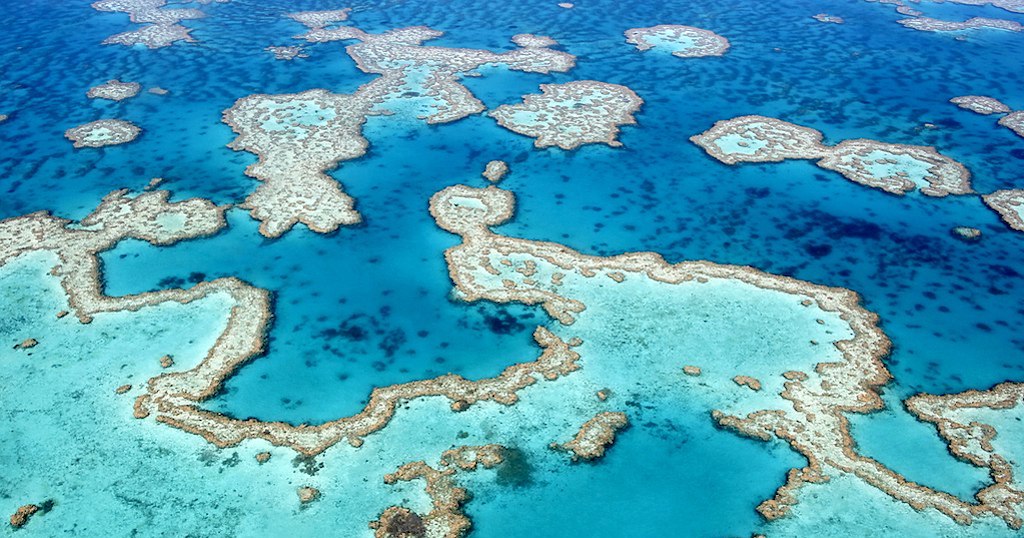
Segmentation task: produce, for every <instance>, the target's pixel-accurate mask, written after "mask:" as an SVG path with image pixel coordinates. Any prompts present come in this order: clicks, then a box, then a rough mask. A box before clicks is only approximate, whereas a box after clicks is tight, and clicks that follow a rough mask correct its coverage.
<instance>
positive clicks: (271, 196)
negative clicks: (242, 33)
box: [224, 10, 574, 237]
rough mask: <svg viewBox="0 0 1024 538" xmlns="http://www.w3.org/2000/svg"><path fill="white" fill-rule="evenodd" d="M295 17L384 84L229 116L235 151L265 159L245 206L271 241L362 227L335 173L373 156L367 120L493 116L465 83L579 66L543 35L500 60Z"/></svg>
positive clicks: (325, 16) (276, 98) (404, 33)
mask: <svg viewBox="0 0 1024 538" xmlns="http://www.w3.org/2000/svg"><path fill="white" fill-rule="evenodd" d="M288 16H289V18H291V19H293V20H295V21H297V22H300V23H302V24H303V25H305V26H306V27H307V28H308V31H307V32H306V33H305V34H303V35H302V36H300V37H301V38H303V39H305V40H307V41H309V42H313V43H324V42H330V41H336V40H356V41H358V43H357V44H354V45H350V46H348V47H347V48H346V49H345V50H346V51H347V53H348V54H349V56H351V57H352V59H353V60H355V61H356V65H357V66H358V67H359V69H360V70H361V71H363V72H365V73H368V74H374V75H380V76H379V77H378V78H375V79H373V80H372V81H370V82H367V83H366V84H364V85H362V86H360V87H359V89H358V90H357V91H356V92H355V93H353V94H350V95H345V94H333V93H330V92H328V91H327V90H322V89H314V90H308V91H305V92H301V93H296V94H283V95H265V94H256V95H250V96H248V97H243V98H241V99H239V100H238V101H237V102H236V103H235V104H234V106H232V107H231V108H229V109H228V110H226V111H225V112H224V122H225V123H227V124H228V125H229V126H231V128H232V129H233V130H234V131H235V132H236V133H238V135H239V136H238V138H236V139H235V140H234V141H233V142H232V143H231V144H230V147H231V148H233V149H236V150H240V151H250V152H252V153H255V154H257V155H258V156H259V161H258V162H257V163H256V164H254V165H252V166H250V167H249V168H248V169H247V170H246V173H247V174H248V175H250V176H252V177H254V178H256V179H258V180H260V181H261V182H262V184H261V185H260V186H259V187H258V188H257V189H256V191H255V192H254V193H253V194H252V195H250V196H249V197H248V198H247V199H246V200H245V202H244V204H243V207H245V208H247V209H249V210H250V212H251V214H252V216H253V218H255V219H257V220H259V221H260V233H262V234H263V235H264V236H266V237H278V236H280V235H281V234H283V233H285V232H286V231H288V230H289V229H291V228H292V226H294V225H295V224H296V223H302V224H305V225H306V226H308V227H309V228H310V229H311V230H313V231H316V232H320V233H328V232H332V231H334V230H336V229H337V228H338V227H339V226H343V225H351V224H355V223H358V222H360V221H361V220H362V217H361V216H360V214H359V212H358V211H357V210H356V209H355V202H354V201H353V200H352V198H351V197H349V196H348V195H347V194H345V192H344V191H343V190H342V189H341V186H340V185H339V184H338V182H337V181H335V180H334V179H332V178H331V177H329V176H328V175H327V174H326V173H327V172H328V171H329V170H331V169H333V168H335V167H336V166H337V165H338V164H339V163H340V162H342V161H347V160H351V159H356V158H358V157H361V156H362V155H363V154H365V153H366V150H367V148H368V147H369V142H368V141H367V140H366V139H365V138H364V137H363V134H362V127H363V124H364V123H365V121H366V118H367V117H368V116H375V115H388V114H395V113H401V112H403V110H404V108H403V107H406V106H408V105H409V104H410V103H412V104H413V105H414V106H416V107H421V108H417V109H416V112H415V114H416V117H418V118H420V119H423V120H425V121H426V122H427V123H446V122H451V121H456V120H459V119H462V118H464V117H466V116H468V115H471V114H476V113H479V112H482V111H483V110H484V108H485V107H484V105H483V103H481V102H480V101H479V100H478V99H477V98H476V97H474V96H473V94H472V93H470V92H469V90H468V89H467V88H466V87H465V86H463V85H462V84H461V83H460V82H459V80H458V79H459V77H460V76H463V75H468V74H471V72H472V70H474V69H476V68H478V67H481V66H484V65H493V64H498V65H504V66H505V67H507V68H508V69H512V70H518V71H525V72H530V73H549V72H552V71H567V70H569V69H571V68H572V67H573V65H574V58H573V57H572V56H571V55H569V54H566V53H564V52H560V51H556V50H553V49H550V48H548V47H549V45H551V44H554V43H555V41H554V40H551V39H548V38H541V37H538V36H528V35H526V34H522V35H517V36H514V37H513V38H512V39H513V41H514V42H515V43H517V44H518V45H519V48H517V49H515V50H512V51H509V52H505V53H494V52H490V51H486V50H476V49H458V48H445V47H430V46H424V45H423V44H422V43H423V42H424V41H428V40H431V39H436V38H438V37H440V36H441V35H443V34H442V33H441V32H438V31H436V30H432V29H430V28H426V27H422V26H417V27H411V28H402V29H397V30H391V31H388V32H384V33H382V34H376V35H375V34H368V33H366V32H363V31H362V30H359V29H358V28H354V27H351V26H340V27H331V28H328V26H329V25H331V24H332V23H337V22H343V21H345V20H347V19H348V10H334V11H316V12H300V13H292V14H289V15H288ZM413 95H415V96H416V97H412V96H413ZM424 99H425V100H426V101H427V102H426V104H425V105H424V104H423V101H424Z"/></svg>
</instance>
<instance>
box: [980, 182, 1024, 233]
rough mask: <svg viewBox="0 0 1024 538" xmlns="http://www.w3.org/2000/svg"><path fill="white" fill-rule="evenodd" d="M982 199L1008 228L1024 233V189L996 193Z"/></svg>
mask: <svg viewBox="0 0 1024 538" xmlns="http://www.w3.org/2000/svg"><path fill="white" fill-rule="evenodd" d="M981 198H982V200H984V201H985V205H987V206H989V207H990V208H992V209H993V210H994V211H995V212H996V213H999V218H1001V219H1003V222H1005V223H1006V225H1007V226H1009V227H1010V228H1012V229H1014V230H1017V231H1018V232H1024V189H1010V190H1002V191H996V192H993V193H991V194H986V195H984V196H982V197H981Z"/></svg>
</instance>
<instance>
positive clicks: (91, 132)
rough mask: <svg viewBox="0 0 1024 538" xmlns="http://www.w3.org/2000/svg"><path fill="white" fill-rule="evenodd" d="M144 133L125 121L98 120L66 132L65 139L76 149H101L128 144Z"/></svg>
mask: <svg viewBox="0 0 1024 538" xmlns="http://www.w3.org/2000/svg"><path fill="white" fill-rule="evenodd" d="M140 133H142V129H140V128H139V127H138V126H137V125H135V124H134V123H132V122H130V121H124V120H97V121H93V122H89V123H86V124H83V125H79V126H78V127H73V128H71V129H68V130H67V131H64V137H65V138H67V139H68V140H70V141H72V142H74V144H75V147H76V148H101V147H103V146H115V145H117V144H127V143H128V142H131V141H132V140H135V138H136V137H138V136H139V134H140Z"/></svg>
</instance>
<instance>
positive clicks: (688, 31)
mask: <svg viewBox="0 0 1024 538" xmlns="http://www.w3.org/2000/svg"><path fill="white" fill-rule="evenodd" d="M626 43H629V44H631V45H635V46H636V48H637V50H639V51H645V50H650V49H656V50H665V51H668V52H670V53H672V55H673V56H678V57H680V58H700V57H703V56H722V55H723V54H725V53H726V51H728V50H729V40H728V39H726V38H725V37H722V36H720V35H718V34H716V33H714V32H712V31H710V30H704V29H702V28H694V27H693V26H682V25H679V24H659V25H658V26H651V27H648V28H631V29H629V30H626Z"/></svg>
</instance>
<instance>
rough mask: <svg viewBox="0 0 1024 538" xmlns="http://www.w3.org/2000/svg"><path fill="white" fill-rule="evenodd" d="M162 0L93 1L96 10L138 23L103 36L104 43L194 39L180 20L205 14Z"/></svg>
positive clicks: (166, 42) (153, 43) (157, 45)
mask: <svg viewBox="0 0 1024 538" xmlns="http://www.w3.org/2000/svg"><path fill="white" fill-rule="evenodd" d="M196 1H198V2H199V3H200V4H209V3H211V2H214V1H216V2H228V1H229V0H196ZM166 5H167V2H166V0H99V1H98V2H93V4H92V8H93V9H95V10H97V11H112V12H119V13H127V14H128V17H129V19H130V20H131V22H133V23H135V24H142V25H143V26H142V27H141V28H139V29H137V30H129V31H127V32H122V33H120V34H116V35H112V36H110V37H108V38H106V39H104V40H103V44H104V45H114V44H116V45H125V46H129V47H130V46H133V45H144V46H146V47H147V48H150V49H158V48H161V47H166V46H169V45H172V44H174V43H175V42H177V41H195V40H194V39H193V38H192V36H191V35H190V32H191V31H192V30H191V28H188V27H187V26H184V25H182V24H181V21H183V20H190V19H201V18H203V17H205V16H206V14H205V13H203V12H202V11H200V10H198V9H195V8H167V7H166Z"/></svg>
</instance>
